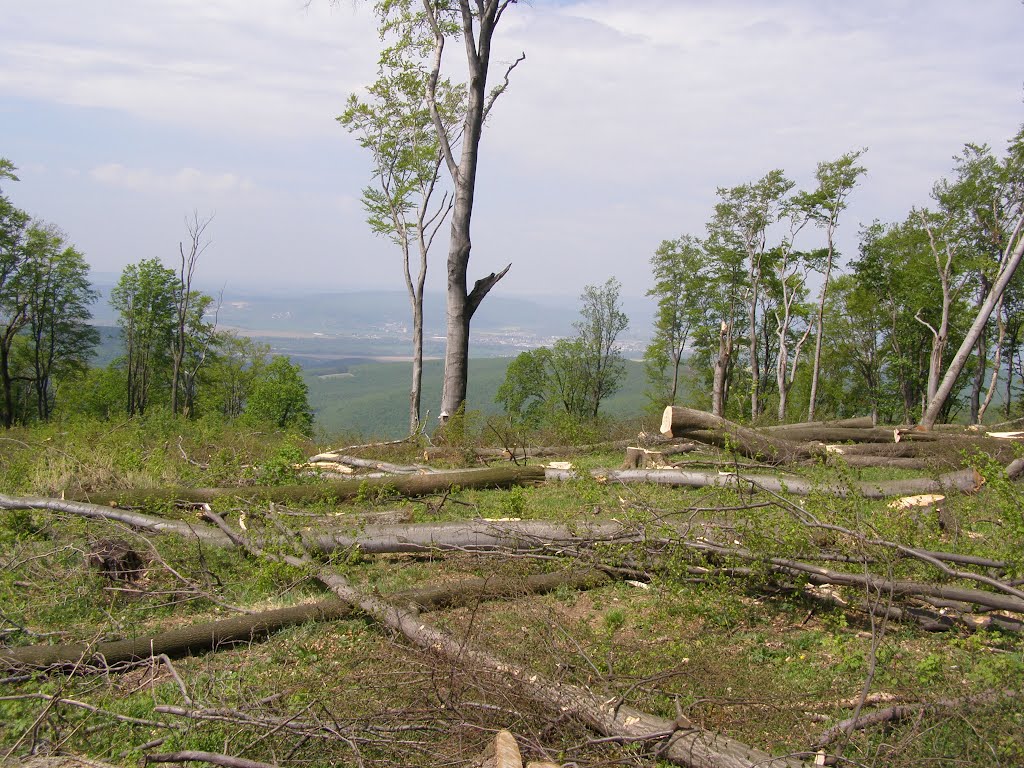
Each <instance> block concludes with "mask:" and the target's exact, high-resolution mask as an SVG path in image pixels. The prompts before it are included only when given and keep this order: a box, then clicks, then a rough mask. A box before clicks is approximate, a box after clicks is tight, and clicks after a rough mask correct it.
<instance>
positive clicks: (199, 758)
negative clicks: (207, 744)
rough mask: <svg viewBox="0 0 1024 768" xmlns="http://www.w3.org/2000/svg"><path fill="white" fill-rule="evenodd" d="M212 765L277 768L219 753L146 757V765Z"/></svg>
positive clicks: (180, 753)
mask: <svg viewBox="0 0 1024 768" xmlns="http://www.w3.org/2000/svg"><path fill="white" fill-rule="evenodd" d="M188 762H196V763H210V764H211V765H222V766H224V768H277V766H276V765H274V764H272V763H261V762H259V761H257V760H247V759H246V758H244V757H232V756H231V755H222V754H219V753H217V752H196V751H193V750H184V751H182V752H167V753H164V754H158V755H146V756H145V765H149V764H150V763H188Z"/></svg>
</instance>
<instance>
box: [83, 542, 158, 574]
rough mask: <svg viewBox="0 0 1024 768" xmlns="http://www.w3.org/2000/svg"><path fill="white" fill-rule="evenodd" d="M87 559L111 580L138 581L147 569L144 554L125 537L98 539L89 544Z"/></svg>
mask: <svg viewBox="0 0 1024 768" xmlns="http://www.w3.org/2000/svg"><path fill="white" fill-rule="evenodd" d="M85 561H86V562H87V563H88V564H89V565H90V566H92V567H93V568H95V569H96V570H97V571H99V572H100V573H101V574H102V575H103V576H106V577H107V578H108V579H110V580H111V581H125V582H130V581H138V579H139V577H141V576H142V574H143V573H144V572H145V570H146V561H145V560H144V559H143V557H142V555H140V554H139V553H138V552H136V551H135V550H134V549H132V546H131V544H129V543H128V542H127V541H125V540H124V539H117V538H111V539H97V540H96V541H94V542H93V543H92V544H90V545H89V552H88V554H86V556H85Z"/></svg>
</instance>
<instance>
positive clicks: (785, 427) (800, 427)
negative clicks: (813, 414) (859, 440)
mask: <svg viewBox="0 0 1024 768" xmlns="http://www.w3.org/2000/svg"><path fill="white" fill-rule="evenodd" d="M874 426H875V422H874V420H873V419H872V418H871V417H870V416H857V417H854V418H851V419H836V420H834V421H804V422H801V423H799V424H776V425H774V426H771V427H764V431H765V432H770V433H771V434H773V435H778V436H779V437H785V436H786V435H787V434H789V433H790V432H794V433H800V432H802V431H805V430H807V429H812V428H816V427H829V428H835V427H838V428H841V429H871V428H872V427H874Z"/></svg>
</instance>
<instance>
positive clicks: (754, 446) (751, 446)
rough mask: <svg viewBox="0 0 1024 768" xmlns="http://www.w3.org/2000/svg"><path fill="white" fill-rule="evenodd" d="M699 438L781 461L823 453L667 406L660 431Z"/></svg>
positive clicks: (687, 409)
mask: <svg viewBox="0 0 1024 768" xmlns="http://www.w3.org/2000/svg"><path fill="white" fill-rule="evenodd" d="M694 432H700V433H701V435H700V439H701V442H708V443H711V444H712V445H717V446H719V447H720V448H727V449H730V450H735V451H736V452H737V453H739V454H740V455H741V456H746V457H747V458H750V459H760V460H762V461H769V462H772V463H776V464H784V463H787V462H791V461H799V460H800V459H810V458H815V457H817V456H824V455H825V449H824V448H822V447H820V446H805V445H800V444H798V443H795V442H793V441H791V440H786V439H785V438H777V437H768V436H766V435H763V434H761V433H760V432H758V431H756V430H753V429H749V428H747V427H742V426H740V425H739V424H736V423H734V422H731V421H728V420H726V419H723V418H722V417H720V416H713V415H712V414H710V413H706V412H704V411H698V410H695V409H693V408H683V407H681V406H678V405H674V406H669V407H668V408H666V409H665V412H664V414H663V416H662V419H661V434H663V435H665V436H667V437H694V435H693V433H694Z"/></svg>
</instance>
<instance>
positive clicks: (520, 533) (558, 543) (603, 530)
mask: <svg viewBox="0 0 1024 768" xmlns="http://www.w3.org/2000/svg"><path fill="white" fill-rule="evenodd" d="M641 539H642V535H639V534H638V533H637V531H636V530H632V529H629V528H627V527H625V526H623V525H622V524H621V523H616V522H611V523H607V522H593V523H579V524H573V525H564V524H561V523H551V522H548V521H546V520H523V521H517V520H455V521H450V522H442V523H405V524H398V525H366V526H361V527H360V529H359V530H358V531H355V532H352V533H350V532H347V531H346V532H335V533H320V534H310V535H308V536H307V537H305V539H304V541H305V544H306V546H307V547H308V548H309V549H311V550H315V551H317V552H334V551H337V550H339V549H348V548H353V547H358V549H359V551H360V552H363V553H366V554H387V553H395V552H430V551H443V550H457V551H468V552H493V551H497V550H502V551H510V550H511V551H530V550H543V549H547V550H551V549H555V550H562V549H570V550H576V549H578V548H579V547H580V546H586V545H589V544H593V543H596V542H618V543H622V542H629V541H639V540H641Z"/></svg>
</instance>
